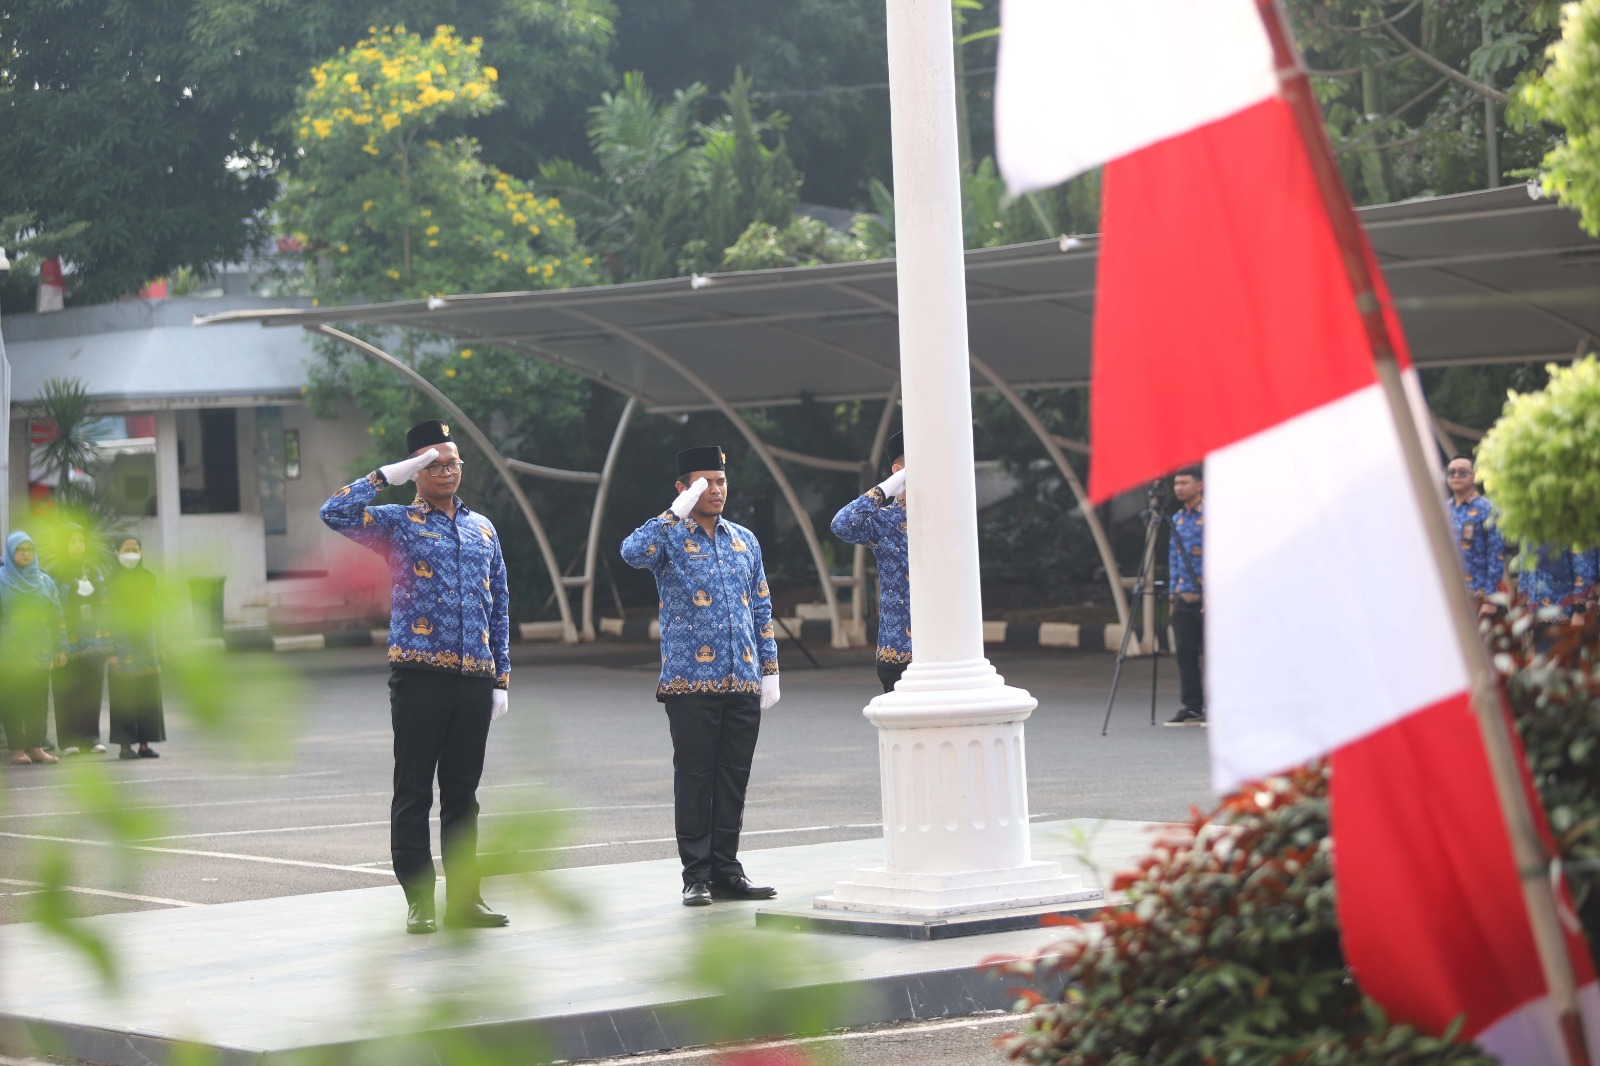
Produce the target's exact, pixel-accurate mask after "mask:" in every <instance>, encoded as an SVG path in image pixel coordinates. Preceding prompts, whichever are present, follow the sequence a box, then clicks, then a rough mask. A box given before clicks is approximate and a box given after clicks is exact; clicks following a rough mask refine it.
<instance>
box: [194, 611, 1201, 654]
mask: <svg viewBox="0 0 1600 1066" xmlns="http://www.w3.org/2000/svg"><path fill="white" fill-rule="evenodd" d="M781 621H782V622H783V623H784V625H779V626H778V627H777V636H778V639H779V640H780V641H787V640H790V639H792V638H793V637H799V638H800V640H801V641H803V642H805V643H807V644H816V645H819V646H826V645H827V644H828V642H829V639H830V638H831V637H832V634H833V629H832V625H831V623H829V622H826V621H819V620H818V619H815V618H806V619H801V618H785V619H782V620H781ZM785 626H787V629H785ZM599 630H600V632H599V636H601V637H606V638H611V639H614V640H620V641H631V642H634V643H640V644H643V643H650V642H654V641H658V640H660V639H661V624H660V623H659V622H658V621H656V620H655V619H654V618H652V619H650V620H649V621H648V622H647V621H644V620H643V619H634V620H631V621H624V620H623V619H621V618H602V619H600V626H599ZM561 634H562V626H561V623H560V622H520V623H518V624H517V625H515V626H513V627H512V628H511V641H512V643H514V644H519V643H529V644H531V643H541V644H558V643H560V642H561ZM875 636H876V634H875V633H873V632H872V631H871V629H870V628H869V630H868V639H869V642H870V641H871V640H872V639H873V638H875ZM983 642H984V644H985V645H998V646H1001V647H1007V648H1060V649H1066V650H1087V651H1110V652H1115V651H1118V650H1120V649H1121V647H1122V626H1120V625H1118V624H1116V623H1114V622H1113V623H1109V624H1107V623H1092V622H1091V623H1083V624H1079V623H1077V622H1007V621H998V622H985V623H983ZM388 643H389V631H388V630H387V629H338V630H333V631H331V632H327V633H271V632H268V631H266V630H249V629H242V630H235V631H233V632H230V633H227V634H225V635H223V636H222V637H213V638H211V639H209V640H200V641H196V642H195V644H196V646H197V647H202V648H216V649H219V650H220V649H226V650H228V651H270V652H295V651H325V650H327V649H329V648H381V647H384V646H385V645H387V644H388ZM1171 646H1172V642H1171V636H1170V635H1168V636H1167V639H1166V640H1165V642H1164V643H1163V648H1170V647H1171ZM1141 654H1142V652H1141V651H1140V650H1139V648H1138V647H1137V645H1130V646H1129V648H1128V656H1129V657H1130V658H1133V657H1136V656H1139V655H1141Z"/></svg>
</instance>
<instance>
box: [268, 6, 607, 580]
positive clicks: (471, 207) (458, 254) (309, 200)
mask: <svg viewBox="0 0 1600 1066" xmlns="http://www.w3.org/2000/svg"><path fill="white" fill-rule="evenodd" d="M481 48H482V43H481V41H479V40H478V39H476V38H463V37H462V36H460V35H458V34H457V33H456V32H455V31H454V30H453V29H452V28H451V27H449V26H440V27H438V28H437V29H435V30H434V31H433V32H432V34H431V36H424V35H421V34H418V33H415V32H412V31H410V30H407V29H406V28H405V27H404V26H394V27H373V28H372V29H371V30H369V32H368V34H367V36H366V38H365V39H364V40H362V41H360V42H359V43H357V44H356V45H354V46H353V47H351V48H347V49H345V50H343V51H341V52H339V53H338V54H337V55H335V56H334V57H332V58H331V59H329V60H328V61H327V62H325V63H322V64H319V65H318V66H316V67H315V68H313V69H312V70H311V72H310V75H309V77H308V80H307V83H306V84H305V85H304V86H302V87H301V90H300V92H299V97H298V107H297V109H296V111H295V116H294V122H295V128H294V131H293V132H294V136H295V142H296V155H297V158H296V159H295V160H294V165H293V168H292V169H293V174H292V176H291V177H290V179H289V180H288V182H287V183H286V188H285V192H284V196H283V198H282V200H281V201H280V203H279V211H280V216H279V219H280V225H281V227H282V232H284V233H285V234H287V235H290V236H293V237H294V238H296V239H297V245H298V247H299V248H300V249H301V255H302V257H303V262H304V267H305V274H304V277H305V279H306V282H307V286H308V288H309V291H310V293H311V294H312V295H313V296H315V297H317V299H318V300H319V301H320V302H321V303H323V304H325V305H335V304H341V303H352V302H369V301H384V300H396V299H412V298H418V297H426V296H431V295H436V294H445V293H460V292H494V291H504V290H510V289H518V290H520V289H546V288H562V287H567V286H577V285H589V284H594V283H595V282H597V281H598V280H599V277H598V275H597V273H596V271H595V269H594V261H593V259H592V258H591V257H590V255H589V254H588V252H587V251H585V249H584V247H583V246H582V244H581V243H580V242H579V240H578V238H577V235H576V233H575V231H574V226H573V223H572V220H571V219H570V218H569V217H568V215H567V214H566V212H565V211H563V209H562V207H561V204H560V203H558V202H557V201H556V200H555V199H553V198H551V197H550V196H548V195H540V194H539V193H538V192H536V191H535V190H534V189H533V188H531V187H530V186H529V185H528V184H527V183H525V182H523V181H521V180H519V179H517V178H515V177H513V176H511V175H509V174H506V173H504V172H503V171H500V170H498V169H497V168H495V167H492V166H489V165H487V164H485V163H484V162H483V160H482V159H481V158H480V157H479V152H478V145H477V144H476V143H475V142H474V141H473V140H472V139H471V138H469V137H467V136H465V135H464V134H462V132H461V128H462V125H463V124H464V123H466V122H468V121H470V120H473V119H476V118H478V117H479V116H482V115H484V114H486V113H488V112H490V111H493V110H494V109H496V108H499V107H501V106H502V104H503V101H502V100H501V98H500V95H499V93H498V92H497V90H496V83H497V81H498V77H497V73H496V71H495V69H494V68H493V67H492V66H487V65H485V64H484V63H483V62H482V60H481ZM366 335H367V336H369V337H371V338H372V339H373V340H375V341H376V342H377V343H379V344H380V345H382V346H383V347H384V348H385V349H386V350H388V351H390V352H393V353H394V354H395V355H396V356H398V357H400V358H402V359H405V360H406V361H408V362H409V363H410V364H411V365H412V366H414V367H415V368H416V369H417V370H418V372H420V373H421V374H422V375H423V376H424V377H426V378H428V379H429V380H430V381H432V382H433V383H434V384H435V385H437V386H438V387H439V388H441V389H442V390H444V392H445V393H446V394H447V395H449V396H450V398H451V399H452V400H454V401H455V402H456V403H457V404H459V405H460V406H461V408H462V409H463V410H465V411H466V412H467V413H468V414H469V415H471V417H472V418H473V420H474V421H476V422H477V423H478V424H479V425H482V426H485V427H487V428H489V429H490V430H491V431H492V432H493V433H494V436H495V440H496V444H497V445H498V446H499V447H500V448H502V449H503V450H504V451H505V452H506V453H507V454H511V455H538V456H540V457H541V461H543V462H552V463H555V464H556V465H566V466H570V467H584V466H586V465H588V464H591V463H592V462H593V460H592V458H591V457H590V456H589V454H588V451H587V449H588V437H589V434H588V432H587V423H586V421H585V419H586V411H587V408H588V406H589V404H590V402H591V397H590V396H589V394H588V387H587V383H586V382H584V381H583V380H582V379H580V378H577V377H576V376H574V375H572V374H568V373H566V372H563V371H561V370H557V369H555V368H553V367H550V366H548V365H546V364H543V363H539V362H537V361H535V360H533V359H529V358H527V357H525V356H521V355H518V354H516V353H512V352H507V351H504V350H500V349H495V348H492V347H482V346H468V345H459V344H452V343H449V342H448V341H446V340H445V339H443V338H439V337H434V336H430V335H427V334H421V333H409V332H407V333H399V332H389V333H385V334H378V333H374V332H372V331H366ZM319 348H320V350H321V352H322V355H323V359H322V361H321V362H320V363H319V364H317V365H314V366H313V367H312V369H311V384H310V387H309V389H308V393H309V395H308V399H309V400H310V402H311V404H312V406H313V408H314V409H315V410H317V411H318V413H320V414H323V415H325V416H330V417H337V416H339V415H341V414H343V413H345V412H346V411H347V410H348V407H347V406H346V405H348V404H352V403H353V404H354V405H355V407H356V408H357V409H358V410H359V411H360V412H361V413H362V414H363V415H364V416H365V417H366V419H367V421H368V432H369V434H370V435H371V447H370V449H369V450H368V452H367V454H366V455H365V456H363V457H362V458H363V465H364V466H365V468H366V469H371V468H372V466H374V465H377V464H378V463H382V462H389V461H391V460H393V459H394V457H395V456H397V455H399V454H401V452H402V451H403V448H404V440H405V429H406V427H407V426H409V425H412V424H414V423H415V422H417V421H420V420H421V419H423V418H432V417H438V414H439V412H438V411H437V410H436V409H435V408H434V407H433V405H431V404H430V403H429V402H428V401H427V400H426V399H425V398H423V397H421V396H419V395H418V394H417V393H416V392H415V391H414V390H412V389H411V388H410V387H408V386H407V385H405V384H404V383H403V382H401V381H400V380H399V379H398V378H397V377H396V376H395V375H394V374H393V373H392V372H391V371H390V370H389V369H388V368H386V367H383V366H380V365H378V364H376V363H373V362H371V361H369V360H366V359H362V358H360V357H359V356H355V355H353V354H352V353H350V352H349V350H348V349H345V348H343V347H341V346H339V345H336V344H334V343H332V342H331V341H330V342H324V343H322V344H320V345H319ZM466 452H467V454H466V455H465V458H466V460H467V462H468V463H469V464H470V465H471V466H472V474H471V476H470V477H469V479H468V487H469V493H470V495H471V498H472V500H473V503H474V506H480V505H481V506H483V507H485V508H486V510H488V511H489V512H490V513H493V514H496V515H511V514H514V513H515V505H514V504H513V503H512V502H511V501H510V500H509V499H508V498H506V497H505V495H504V490H503V488H502V487H501V486H500V485H499V483H498V482H497V481H495V479H494V478H493V476H492V474H490V473H489V468H488V466H487V465H486V464H485V463H483V462H482V461H481V459H480V458H479V457H477V456H476V455H474V454H472V450H471V449H470V448H468V449H466ZM528 488H529V491H530V492H533V493H534V494H535V495H536V496H537V495H538V494H539V493H540V492H541V491H543V490H542V489H540V488H539V487H535V486H529V487H528ZM559 525H560V523H559V522H557V523H554V524H552V526H551V532H552V535H553V536H556V537H557V538H558V540H560V541H562V542H567V541H569V540H570V539H571V538H572V537H577V538H579V539H580V540H581V536H582V532H581V530H580V531H578V532H576V533H574V532H572V531H568V530H566V529H562V528H557V527H558V526H559ZM501 528H502V535H503V536H505V538H506V555H507V559H508V560H511V559H513V558H515V559H517V560H519V561H518V562H515V563H513V564H512V565H511V566H510V568H509V569H510V577H511V581H512V590H513V596H514V602H521V603H525V604H538V603H539V602H541V601H542V600H543V599H544V597H545V594H546V593H547V592H548V582H547V581H545V580H544V577H543V575H542V572H540V571H538V570H537V569H536V568H535V567H533V566H530V565H524V564H523V563H522V562H521V561H520V560H531V559H536V558H537V550H536V548H535V546H534V545H533V544H532V542H531V537H530V536H529V535H528V533H527V530H526V528H525V527H523V526H522V525H521V524H520V523H517V522H514V521H506V522H504V523H502V526H501Z"/></svg>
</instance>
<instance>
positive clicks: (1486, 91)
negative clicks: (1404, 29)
mask: <svg viewBox="0 0 1600 1066" xmlns="http://www.w3.org/2000/svg"><path fill="white" fill-rule="evenodd" d="M1382 29H1383V32H1384V33H1386V34H1388V35H1389V36H1390V37H1392V38H1394V40H1395V41H1396V43H1398V44H1399V45H1400V47H1402V48H1404V49H1405V50H1406V51H1407V52H1410V53H1411V54H1412V55H1413V56H1415V57H1416V58H1418V59H1420V60H1422V62H1424V63H1426V64H1427V65H1428V66H1430V67H1432V68H1433V69H1434V70H1437V71H1438V72H1439V73H1440V74H1443V75H1444V76H1445V77H1447V78H1449V79H1450V80H1451V81H1454V82H1457V83H1459V84H1461V85H1465V86H1466V87H1467V88H1469V89H1471V90H1472V91H1473V92H1475V93H1477V94H1478V95H1479V96H1486V97H1488V98H1489V99H1491V100H1493V101H1494V102H1495V103H1497V104H1503V103H1506V102H1507V101H1508V98H1507V96H1506V94H1505V93H1503V92H1501V91H1500V90H1499V89H1496V88H1495V87H1494V86H1492V85H1485V84H1484V83H1483V82H1481V81H1478V80H1477V79H1475V78H1469V77H1467V76H1466V75H1465V74H1463V73H1461V72H1460V71H1459V70H1457V69H1456V68H1455V67H1452V66H1451V65H1450V64H1448V63H1446V62H1443V61H1442V60H1440V59H1437V58H1435V57H1434V56H1432V55H1430V54H1429V53H1427V52H1425V51H1423V50H1422V49H1421V48H1419V47H1417V46H1416V45H1414V44H1412V43H1411V39H1410V38H1409V37H1407V36H1406V35H1405V34H1403V33H1401V32H1400V31H1399V30H1397V29H1395V28H1394V27H1393V26H1388V25H1384V26H1383V27H1382Z"/></svg>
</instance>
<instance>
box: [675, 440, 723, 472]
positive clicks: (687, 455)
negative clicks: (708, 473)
mask: <svg viewBox="0 0 1600 1066" xmlns="http://www.w3.org/2000/svg"><path fill="white" fill-rule="evenodd" d="M726 469H728V457H727V456H726V455H724V454H723V453H722V449H721V448H719V447H717V445H715V444H707V445H706V446H705V447H704V448H686V449H684V450H683V451H681V452H679V453H678V473H680V474H688V473H691V472H692V471H695V470H726Z"/></svg>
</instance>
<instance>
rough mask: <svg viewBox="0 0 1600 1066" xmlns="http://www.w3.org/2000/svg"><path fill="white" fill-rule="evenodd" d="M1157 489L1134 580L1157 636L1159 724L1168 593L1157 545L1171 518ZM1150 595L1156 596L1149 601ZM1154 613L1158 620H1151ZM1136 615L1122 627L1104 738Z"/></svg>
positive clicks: (1153, 665)
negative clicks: (1158, 575)
mask: <svg viewBox="0 0 1600 1066" xmlns="http://www.w3.org/2000/svg"><path fill="white" fill-rule="evenodd" d="M1156 492H1157V490H1156V487H1155V486H1151V488H1150V493H1149V501H1148V502H1149V506H1148V507H1147V508H1146V510H1145V511H1144V516H1145V521H1144V550H1143V552H1142V553H1141V554H1140V556H1139V573H1138V576H1136V577H1135V578H1134V579H1133V600H1134V603H1135V604H1137V613H1138V616H1139V618H1140V619H1141V620H1142V621H1145V622H1148V623H1149V624H1150V628H1151V631H1152V633H1153V634H1154V635H1155V642H1154V644H1155V646H1154V647H1153V648H1152V649H1151V654H1150V724H1151V725H1155V724H1156V680H1157V677H1158V675H1159V674H1160V672H1161V633H1160V631H1159V628H1158V627H1157V625H1156V620H1157V619H1158V618H1160V616H1161V611H1160V606H1161V597H1162V595H1163V594H1164V593H1165V587H1166V584H1167V583H1166V582H1164V581H1157V580H1155V572H1156V544H1157V543H1158V542H1159V541H1160V539H1161V527H1162V526H1164V525H1166V524H1167V523H1169V522H1170V521H1171V520H1172V519H1171V517H1170V516H1164V515H1163V514H1162V511H1161V505H1160V500H1159V499H1158V498H1157V495H1156ZM1146 593H1153V594H1154V595H1153V596H1150V597H1149V598H1148V599H1147V597H1146ZM1152 601H1153V604H1154V610H1153V611H1152V606H1151V602H1152ZM1152 613H1153V615H1154V617H1149V615H1151V614H1152ZM1134 615H1135V612H1134V611H1132V610H1130V611H1129V612H1128V624H1127V625H1125V626H1123V628H1122V646H1121V647H1120V648H1118V649H1117V668H1116V670H1115V671H1114V672H1113V673H1112V675H1111V697H1110V698H1109V699H1108V700H1107V701H1106V717H1105V721H1104V722H1102V723H1101V724H1100V735H1101V736H1105V735H1106V731H1107V730H1108V729H1109V728H1110V727H1111V708H1112V707H1114V706H1116V703H1117V686H1118V685H1119V684H1120V683H1121V681H1122V664H1123V663H1125V662H1126V661H1127V659H1128V642H1129V641H1130V640H1132V639H1133V633H1134V630H1135V629H1137V628H1138V627H1137V626H1135V625H1134Z"/></svg>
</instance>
